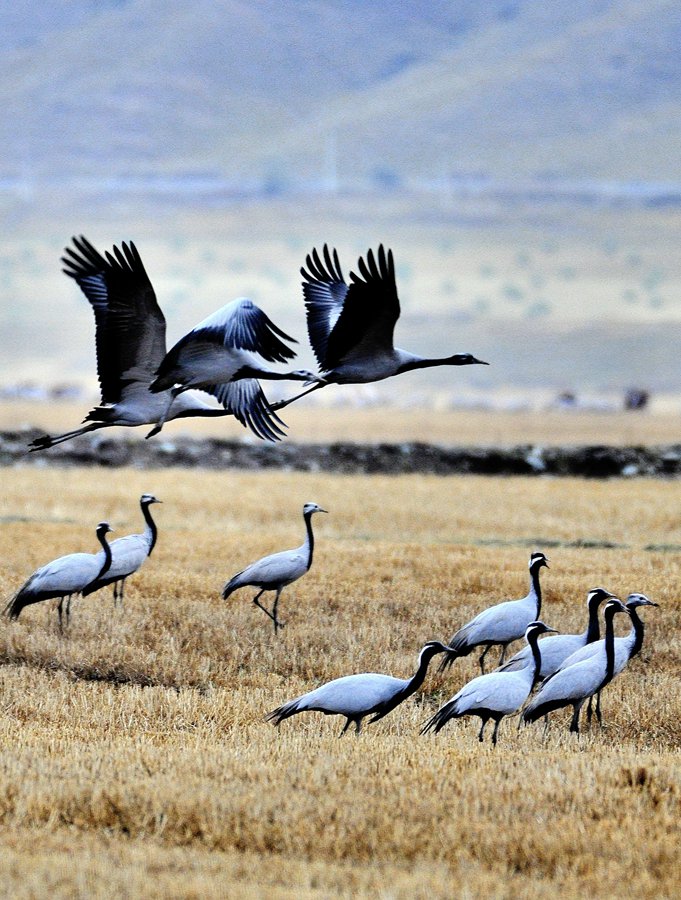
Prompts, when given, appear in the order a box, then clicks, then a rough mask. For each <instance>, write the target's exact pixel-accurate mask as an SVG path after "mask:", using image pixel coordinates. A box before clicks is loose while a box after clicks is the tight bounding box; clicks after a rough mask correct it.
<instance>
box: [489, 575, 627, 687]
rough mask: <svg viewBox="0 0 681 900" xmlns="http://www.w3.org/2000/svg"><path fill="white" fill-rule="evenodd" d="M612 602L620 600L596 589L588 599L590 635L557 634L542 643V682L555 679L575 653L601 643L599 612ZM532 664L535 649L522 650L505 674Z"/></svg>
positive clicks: (588, 631) (585, 632) (588, 627)
mask: <svg viewBox="0 0 681 900" xmlns="http://www.w3.org/2000/svg"><path fill="white" fill-rule="evenodd" d="M612 599H617V598H616V597H615V595H614V594H611V593H610V591H606V590H605V588H600V587H599V588H593V590H591V591H589V593H588V594H587V598H586V605H587V609H588V613H589V619H588V624H587V627H586V631H583V632H582V633H581V634H553V635H550V636H549V637H547V638H544V639H543V640H542V642H541V669H540V670H539V675H538V678H537V680H538V681H543V680H544V679H545V678H548V677H549V675H553V673H554V672H556V671H557V670H558V669H559V668H560V667H561V666H562V664H563V663H564V662H565V660H566V659H567V658H568V657H569V656H570V655H571V654H572V653H575V651H577V650H580V649H581V648H582V647H586V646H587V645H590V644H592V643H593V642H594V641H597V640H598V639H599V637H600V626H599V622H598V610H599V607H600V605H601V603H603V602H604V601H605V600H612ZM531 662H532V648H531V647H529V646H527V647H523V649H522V650H519V651H518V652H517V653H516V654H515V655H514V656H512V657H511V658H510V659H509V661H508V662H507V663H506V665H505V666H504V671H506V672H508V671H511V670H512V669H521V668H523V666H526V665H530V663H531Z"/></svg>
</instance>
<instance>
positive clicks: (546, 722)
mask: <svg viewBox="0 0 681 900" xmlns="http://www.w3.org/2000/svg"><path fill="white" fill-rule="evenodd" d="M548 733H549V714H548V713H546V715H545V716H544V737H546V735H547V734H548Z"/></svg>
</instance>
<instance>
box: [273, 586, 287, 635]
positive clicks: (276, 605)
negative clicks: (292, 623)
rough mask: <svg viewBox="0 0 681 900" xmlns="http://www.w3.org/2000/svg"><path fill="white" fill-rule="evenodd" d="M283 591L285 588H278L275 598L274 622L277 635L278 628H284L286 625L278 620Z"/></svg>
mask: <svg viewBox="0 0 681 900" xmlns="http://www.w3.org/2000/svg"><path fill="white" fill-rule="evenodd" d="M282 591H283V588H277V593H276V596H275V598H274V605H273V606H272V621H273V622H274V633H275V634H276V633H277V629H278V628H283V627H284V623H283V622H281V621H280V620H279V619H278V618H277V607H278V606H279V596H280V595H281V592H282Z"/></svg>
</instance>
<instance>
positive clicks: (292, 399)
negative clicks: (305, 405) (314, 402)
mask: <svg viewBox="0 0 681 900" xmlns="http://www.w3.org/2000/svg"><path fill="white" fill-rule="evenodd" d="M325 384H327V382H326V381H317V382H315V383H314V384H313V385H312V387H311V388H308V389H307V390H306V391H303V392H302V393H300V394H296V396H295V397H289V399H288V400H279V402H278V403H270V409H273V410H275V412H276V411H277V410H280V409H283V408H284V407H285V406H288V405H289V403H295V402H296V400H300V398H301V397H305V396H307V394H311V393H312V391H317V390H319V388H321V387H324V385H325Z"/></svg>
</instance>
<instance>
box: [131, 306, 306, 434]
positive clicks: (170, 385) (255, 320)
mask: <svg viewBox="0 0 681 900" xmlns="http://www.w3.org/2000/svg"><path fill="white" fill-rule="evenodd" d="M285 341H289V342H293V343H295V340H294V338H292V337H289V336H288V335H287V334H286V333H285V332H283V331H282V330H281V329H280V328H277V326H276V325H275V324H274V322H272V321H271V320H270V319H269V318H268V317H267V316H266V315H265V313H264V312H263V311H262V310H261V309H260V308H259V307H258V306H256V305H255V303H253V302H252V301H251V300H248V299H246V298H245V297H241V298H239V299H237V300H233V301H232V302H231V303H228V304H227V305H226V306H223V307H221V309H218V310H217V311H216V312H214V313H212V315H210V316H208V318H206V319H204V320H203V321H202V322H199V324H198V325H196V326H195V327H194V328H193V329H192V330H191V331H190V332H189V333H188V334H186V335H185V336H184V337H183V338H181V339H180V340H179V341H178V342H177V343H176V344H175V346H174V347H173V348H172V349H171V350H170V351H169V352H168V353H167V354H166V356H165V358H164V359H163V360H162V362H161V364H160V366H159V367H158V371H157V373H156V378H155V379H154V380H153V381H152V383H151V384H150V385H149V390H150V391H151V392H152V393H159V392H161V393H165V392H167V391H169V394H166V396H167V397H168V400H167V402H166V410H165V411H164V413H163V414H162V415H161V416H160V417H159V419H158V421H157V423H156V427H155V428H154V429H153V430H152V432H151V433H152V434H157V433H158V432H159V431H160V430H161V428H162V427H163V425H164V423H165V421H166V418H167V413H170V411H171V409H172V404H173V403H174V402H175V400H176V398H177V397H179V396H181V395H182V393H183V392H184V391H186V390H188V389H190V388H200V389H201V390H203V391H206V392H207V393H209V394H212V395H213V396H214V397H216V398H217V399H218V400H219V402H220V403H222V404H223V405H224V407H225V409H229V410H231V411H232V412H233V413H234V415H235V416H236V417H237V418H238V419H239V421H240V422H242V423H243V424H245V425H248V427H249V428H250V429H251V431H253V432H254V433H255V434H257V435H258V437H261V438H265V439H267V440H270V441H277V440H279V439H280V438H281V437H283V436H284V431H283V430H282V428H281V426H282V425H283V424H284V423H283V422H282V421H281V419H280V418H279V417H278V416H277V415H276V413H275V412H274V410H273V408H272V407H271V406H270V405H269V403H267V401H266V400H265V398H264V394H263V393H262V390H261V388H260V384H259V381H258V379H260V378H263V379H266V380H268V381H280V380H293V381H305V382H310V381H314V382H316V383H321V382H322V381H323V379H321V378H320V377H319V376H318V375H315V374H314V373H313V372H309V371H308V370H307V369H294V370H293V371H288V372H276V371H275V370H274V369H269V368H267V367H265V366H263V364H262V363H261V362H260V360H259V359H258V357H262V358H263V359H265V360H267V362H285V361H286V360H289V359H293V357H294V356H295V353H294V352H293V350H291V349H290V347H288V346H287V345H286V343H284V342H285ZM280 406H281V404H277V408H280Z"/></svg>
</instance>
